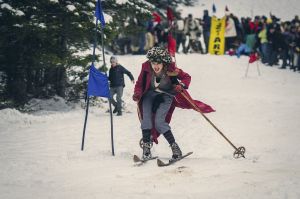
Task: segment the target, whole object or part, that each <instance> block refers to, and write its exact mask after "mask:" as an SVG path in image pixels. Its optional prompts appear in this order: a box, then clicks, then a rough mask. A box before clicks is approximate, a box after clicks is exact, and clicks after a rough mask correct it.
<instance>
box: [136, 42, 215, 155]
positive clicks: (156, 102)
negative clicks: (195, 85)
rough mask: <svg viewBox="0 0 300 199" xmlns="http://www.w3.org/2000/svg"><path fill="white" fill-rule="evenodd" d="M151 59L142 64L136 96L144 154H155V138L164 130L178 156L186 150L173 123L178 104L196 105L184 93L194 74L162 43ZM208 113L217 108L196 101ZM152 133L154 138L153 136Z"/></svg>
mask: <svg viewBox="0 0 300 199" xmlns="http://www.w3.org/2000/svg"><path fill="white" fill-rule="evenodd" d="M146 56H147V58H148V60H147V61H146V62H144V63H143V64H142V70H141V72H140V74H139V77H138V80H137V81H136V84H135V88H134V94H133V96H132V98H133V100H134V101H136V102H137V103H138V107H139V109H138V110H139V117H140V122H141V129H142V139H143V155H142V158H143V159H145V160H147V159H150V158H151V157H152V154H151V146H152V140H153V141H154V142H156V143H157V137H158V136H159V135H160V134H163V136H164V137H165V139H166V140H167V141H168V143H169V144H170V147H171V150H172V159H178V158H180V157H181V156H182V152H181V149H180V147H179V146H178V144H177V142H176V141H175V138H174V135H173V132H172V131H171V127H170V125H169V123H170V120H171V117H172V113H173V111H174V109H175V106H177V107H181V108H192V106H191V105H190V104H189V103H188V102H187V101H186V100H184V98H183V97H182V96H180V95H181V93H185V94H186V95H188V93H187V92H186V91H185V90H184V89H187V88H188V87H189V84H190V82H191V76H190V75H189V74H188V73H186V72H184V71H183V70H181V69H179V68H177V67H176V66H175V63H174V62H172V58H171V56H170V54H169V53H168V51H167V50H166V49H164V48H162V47H153V48H152V49H150V50H149V51H148V52H147V55H146ZM194 102H195V103H198V104H197V106H199V108H201V111H203V112H204V113H208V112H212V111H214V110H213V109H212V108H211V107H210V106H208V105H206V104H204V103H201V102H199V101H195V100H194ZM151 135H152V138H151Z"/></svg>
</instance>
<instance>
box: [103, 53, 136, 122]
mask: <svg viewBox="0 0 300 199" xmlns="http://www.w3.org/2000/svg"><path fill="white" fill-rule="evenodd" d="M110 64H111V68H110V69H109V77H108V80H109V82H110V96H111V103H112V104H113V106H114V107H115V108H114V110H113V113H117V116H121V115H122V95H123V89H124V87H125V82H124V74H126V75H128V77H129V78H130V80H131V82H132V83H134V78H133V75H132V74H131V72H129V71H128V70H126V69H125V68H124V67H123V66H121V65H120V64H119V63H118V59H117V58H116V57H115V56H112V57H111V58H110ZM114 95H117V97H116V100H117V101H116V100H115V99H114Z"/></svg>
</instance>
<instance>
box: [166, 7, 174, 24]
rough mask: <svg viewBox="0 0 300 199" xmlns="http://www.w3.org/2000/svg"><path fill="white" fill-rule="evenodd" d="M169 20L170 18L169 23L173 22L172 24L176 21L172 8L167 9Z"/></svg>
mask: <svg viewBox="0 0 300 199" xmlns="http://www.w3.org/2000/svg"><path fill="white" fill-rule="evenodd" d="M167 18H168V21H171V22H172V21H173V20H174V15H173V11H172V9H171V8H170V7H168V8H167Z"/></svg>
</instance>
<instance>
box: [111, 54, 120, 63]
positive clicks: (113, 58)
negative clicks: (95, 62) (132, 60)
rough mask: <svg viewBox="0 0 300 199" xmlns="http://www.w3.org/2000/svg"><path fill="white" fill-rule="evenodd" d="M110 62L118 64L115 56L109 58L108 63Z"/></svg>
mask: <svg viewBox="0 0 300 199" xmlns="http://www.w3.org/2000/svg"><path fill="white" fill-rule="evenodd" d="M112 61H114V62H116V63H118V58H117V57H116V56H111V57H110V62H112Z"/></svg>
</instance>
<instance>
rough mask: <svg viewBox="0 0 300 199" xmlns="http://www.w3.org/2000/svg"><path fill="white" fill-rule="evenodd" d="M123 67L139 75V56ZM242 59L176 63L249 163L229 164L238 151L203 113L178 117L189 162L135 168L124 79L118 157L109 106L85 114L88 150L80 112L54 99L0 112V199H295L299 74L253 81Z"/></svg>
mask: <svg viewBox="0 0 300 199" xmlns="http://www.w3.org/2000/svg"><path fill="white" fill-rule="evenodd" d="M119 61H120V63H121V64H123V65H124V66H125V67H126V68H127V69H128V70H130V71H131V72H132V73H133V74H134V77H137V76H138V74H139V71H140V68H141V63H142V62H143V61H145V56H129V55H128V56H120V57H119ZM247 61H248V58H247V57H241V58H240V59H238V58H236V57H229V56H212V55H199V54H189V55H182V54H179V55H177V64H178V67H180V68H182V69H183V70H184V71H186V72H188V73H189V74H191V75H192V83H191V86H190V89H189V91H190V93H191V95H192V96H193V97H194V98H195V99H199V100H202V101H204V102H206V103H208V104H210V105H211V106H213V107H214V108H215V109H216V112H215V113H210V114H207V117H208V118H209V119H210V120H211V121H212V122H213V123H214V124H215V125H216V126H217V127H218V128H219V129H220V130H221V131H222V132H223V133H224V134H225V135H226V136H227V137H228V138H229V139H230V140H231V141H232V142H233V143H234V144H235V145H236V146H237V147H239V146H244V147H245V148H246V153H245V156H246V158H245V159H244V158H241V159H234V158H233V156H232V153H233V152H234V149H233V148H232V147H231V146H230V145H229V144H228V143H227V142H226V141H225V140H224V139H223V138H222V137H221V136H220V134H218V132H217V131H216V130H215V129H213V127H212V126H211V125H210V124H209V123H207V122H206V120H205V119H204V118H203V117H202V116H201V115H200V114H199V113H197V112H195V111H193V110H182V109H176V110H175V113H174V116H173V119H172V121H171V126H172V130H173V132H174V134H175V138H176V140H177V142H178V143H179V145H180V147H181V148H182V150H183V152H189V151H193V152H194V153H193V155H191V156H189V157H188V158H186V159H184V160H182V161H180V162H178V163H176V164H174V165H172V166H170V167H165V168H160V167H157V165H156V161H151V162H148V163H147V164H145V165H143V166H141V167H136V166H135V165H134V163H133V161H132V156H133V155H134V154H137V155H141V149H140V148H139V145H138V143H139V139H140V138H141V131H140V124H139V120H138V117H137V114H136V104H135V103H134V102H133V101H132V100H131V96H132V92H133V88H134V85H133V84H132V83H131V82H130V80H129V78H127V77H126V87H125V92H124V97H123V99H124V101H125V103H126V107H125V112H124V114H123V116H121V117H116V116H115V117H113V123H114V144H115V156H112V152H111V141H110V139H111V138H110V117H109V114H108V113H106V110H107V109H108V104H107V103H104V105H103V106H92V107H90V111H89V117H88V123H87V130H86V140H85V149H84V151H81V150H80V147H81V138H82V129H83V123H84V116H85V110H84V109H83V108H82V106H80V104H79V105H78V104H77V105H74V104H73V105H70V104H66V103H65V102H64V101H63V100H62V99H59V98H58V97H57V98H55V99H54V100H52V101H51V100H50V101H38V100H35V101H32V102H31V106H29V107H27V108H28V109H30V108H31V110H34V112H33V113H30V114H28V113H20V112H19V111H17V110H14V109H4V110H1V111H0V132H1V139H0V160H1V165H0V179H1V180H0V185H1V186H0V198H6V199H8V198H9V199H10V198H11V199H12V198H14V199H15V198H55V199H57V198H73V199H77V198H78V199H81V198H137V199H138V198H158V197H164V198H166V199H168V198H272V199H275V198H278V199H282V198H289V199H290V198H292V199H294V198H295V199H296V198H300V191H299V190H300V189H299V187H300V184H299V179H300V153H299V151H300V146H299V140H300V134H299V130H298V129H300V123H299V121H298V120H299V118H298V117H299V114H300V92H299V84H300V78H299V75H300V74H299V73H295V72H292V71H289V70H280V69H278V68H276V67H268V66H264V65H262V64H259V69H260V72H261V75H258V71H257V65H256V63H254V64H251V65H250V68H249V72H248V75H247V77H245V71H246V67H247ZM103 101H106V100H105V99H103ZM83 104H84V103H83ZM83 104H82V105H83ZM102 104H103V103H102ZM152 151H153V155H158V156H159V157H160V158H161V159H162V160H163V161H167V160H168V158H169V157H170V156H171V149H170V148H169V146H168V144H167V142H166V141H165V140H164V138H163V137H160V138H159V144H158V145H154V147H153V148H152Z"/></svg>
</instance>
